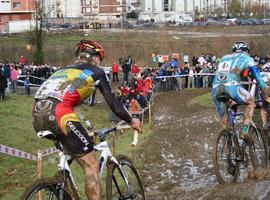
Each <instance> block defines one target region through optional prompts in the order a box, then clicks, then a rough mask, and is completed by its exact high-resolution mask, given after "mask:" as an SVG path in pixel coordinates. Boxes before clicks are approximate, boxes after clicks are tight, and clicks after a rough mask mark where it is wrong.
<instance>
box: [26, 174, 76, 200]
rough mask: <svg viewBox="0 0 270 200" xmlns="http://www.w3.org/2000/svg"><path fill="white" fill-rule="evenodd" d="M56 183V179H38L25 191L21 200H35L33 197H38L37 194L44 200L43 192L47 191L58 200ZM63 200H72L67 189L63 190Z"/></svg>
mask: <svg viewBox="0 0 270 200" xmlns="http://www.w3.org/2000/svg"><path fill="white" fill-rule="evenodd" d="M58 182H59V181H58V179H39V180H37V181H36V182H34V183H33V184H32V185H30V186H29V187H28V188H27V189H26V190H25V192H24V194H23V195H22V197H21V200H32V199H33V200H36V199H38V198H37V196H35V195H39V194H38V193H39V192H40V194H41V195H42V200H46V198H44V197H45V196H43V192H44V191H48V192H49V194H50V195H54V196H55V197H56V199H57V200H58V199H59V195H58V193H59V190H58V189H57V188H58V186H57V184H58ZM63 200H73V198H72V195H71V193H70V191H69V189H68V188H64V193H63Z"/></svg>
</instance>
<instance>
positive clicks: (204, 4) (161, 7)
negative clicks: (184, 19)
mask: <svg viewBox="0 0 270 200" xmlns="http://www.w3.org/2000/svg"><path fill="white" fill-rule="evenodd" d="M239 1H240V3H241V4H242V6H243V7H245V6H246V5H248V4H253V3H258V4H260V5H266V6H267V8H268V7H269V5H270V0H239ZM229 2H230V0H141V6H140V10H141V12H142V13H152V14H158V13H161V12H177V13H193V12H194V10H195V9H196V8H198V10H199V11H201V12H213V11H214V10H215V9H217V8H221V9H223V10H224V11H227V9H228V3H229Z"/></svg>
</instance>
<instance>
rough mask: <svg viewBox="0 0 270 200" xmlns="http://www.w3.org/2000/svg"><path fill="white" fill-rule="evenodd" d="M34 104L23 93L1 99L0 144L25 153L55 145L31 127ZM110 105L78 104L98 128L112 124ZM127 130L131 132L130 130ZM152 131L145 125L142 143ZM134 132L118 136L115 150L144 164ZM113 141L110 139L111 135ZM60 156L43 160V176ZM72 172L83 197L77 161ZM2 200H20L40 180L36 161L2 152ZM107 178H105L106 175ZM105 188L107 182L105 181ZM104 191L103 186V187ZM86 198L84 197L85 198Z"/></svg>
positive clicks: (82, 181)
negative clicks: (136, 148)
mask: <svg viewBox="0 0 270 200" xmlns="http://www.w3.org/2000/svg"><path fill="white" fill-rule="evenodd" d="M32 103H33V98H32V97H29V96H23V95H20V96H18V95H14V94H8V95H7V98H6V101H4V102H0V116H1V117H0V130H1V133H0V144H4V145H7V146H10V147H14V148H17V149H20V150H23V151H25V152H29V153H32V154H36V152H37V150H38V149H46V148H48V147H52V146H53V144H52V142H51V141H48V140H46V139H39V138H38V137H37V136H36V135H35V133H34V130H33V128H32V116H31V112H32ZM108 111H109V108H108V107H107V106H104V105H103V104H100V105H99V104H98V105H96V106H94V107H91V108H89V107H88V106H87V105H82V106H80V107H79V109H78V112H80V113H81V115H85V118H86V119H91V120H92V121H93V123H94V125H95V127H96V128H102V127H110V126H111V124H110V121H109V114H108ZM127 133H130V131H128V132H127ZM150 133H151V126H150V125H148V124H146V125H145V126H144V134H143V135H141V136H140V142H145V141H146V140H147V137H148V135H149V134H150ZM131 142H132V134H123V135H117V137H116V153H117V154H126V155H128V156H129V157H132V158H133V159H136V160H135V163H136V164H138V165H139V166H142V162H140V160H138V156H137V155H136V150H134V149H132V147H131V145H130V143H131ZM109 143H110V144H111V139H110V138H109ZM57 163H58V156H57V155H56V154H54V155H51V156H47V157H45V158H44V159H43V171H42V172H43V176H44V177H52V176H53V175H54V174H55V173H56V171H57V166H56V164H57ZM71 168H72V172H73V175H74V177H75V180H76V182H77V183H78V186H79V190H80V194H82V195H81V196H82V197H83V196H84V189H83V188H84V186H83V184H84V176H83V171H82V170H81V168H80V167H79V165H78V164H77V163H76V162H74V163H73V164H72V166H71ZM0 174H1V179H0V199H1V200H2V199H3V200H14V199H19V197H20V196H21V194H22V193H23V191H24V189H25V187H26V186H27V185H29V184H31V183H32V182H33V181H34V180H35V179H37V162H35V161H30V160H25V159H22V158H17V157H11V156H7V155H5V154H0ZM103 180H104V178H103ZM103 188H104V182H103ZM103 191H104V189H103ZM82 199H84V198H82Z"/></svg>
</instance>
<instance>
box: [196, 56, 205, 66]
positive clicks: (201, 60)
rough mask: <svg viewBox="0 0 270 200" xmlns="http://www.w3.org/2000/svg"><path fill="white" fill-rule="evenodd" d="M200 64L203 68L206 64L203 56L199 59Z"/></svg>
mask: <svg viewBox="0 0 270 200" xmlns="http://www.w3.org/2000/svg"><path fill="white" fill-rule="evenodd" d="M198 62H199V64H200V65H201V66H203V64H204V63H206V60H205V58H204V55H203V54H202V55H201V56H200V57H199V58H198Z"/></svg>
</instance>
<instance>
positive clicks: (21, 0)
mask: <svg viewBox="0 0 270 200" xmlns="http://www.w3.org/2000/svg"><path fill="white" fill-rule="evenodd" d="M34 2H35V0H1V1H0V30H2V29H4V28H5V25H6V23H7V22H8V21H16V20H28V19H29V20H30V19H33V16H34V13H35V3H34Z"/></svg>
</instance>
